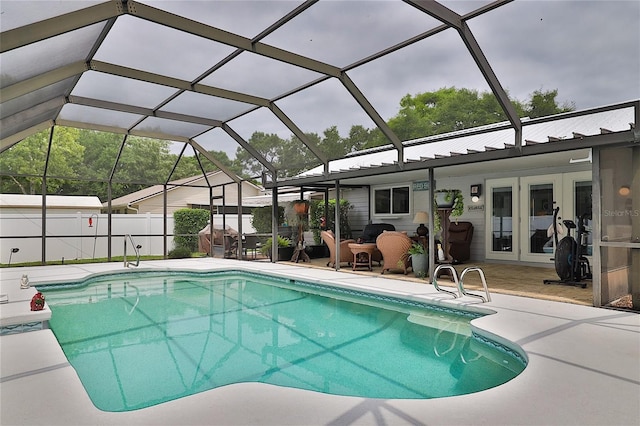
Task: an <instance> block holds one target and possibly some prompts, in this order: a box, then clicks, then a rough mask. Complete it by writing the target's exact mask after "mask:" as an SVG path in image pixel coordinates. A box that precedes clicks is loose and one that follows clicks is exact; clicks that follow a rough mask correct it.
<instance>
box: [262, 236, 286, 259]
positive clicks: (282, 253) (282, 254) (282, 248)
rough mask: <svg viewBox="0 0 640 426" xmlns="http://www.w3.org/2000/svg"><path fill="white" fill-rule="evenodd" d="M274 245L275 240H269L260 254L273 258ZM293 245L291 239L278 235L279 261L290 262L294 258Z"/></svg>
mask: <svg viewBox="0 0 640 426" xmlns="http://www.w3.org/2000/svg"><path fill="white" fill-rule="evenodd" d="M272 245H273V238H269V239H268V240H267V241H265V243H264V245H263V246H262V247H261V248H260V252H261V253H262V254H264V255H267V256H269V259H272V257H271V246H272ZM293 248H294V247H293V245H292V244H291V240H290V239H289V238H285V237H281V236H280V235H278V260H289V259H291V256H293Z"/></svg>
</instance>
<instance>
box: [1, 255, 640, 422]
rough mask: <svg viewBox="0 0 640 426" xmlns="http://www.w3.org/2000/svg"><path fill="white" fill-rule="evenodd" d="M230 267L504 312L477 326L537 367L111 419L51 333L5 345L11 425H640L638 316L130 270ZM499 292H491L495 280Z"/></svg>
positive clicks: (268, 393)
mask: <svg viewBox="0 0 640 426" xmlns="http://www.w3.org/2000/svg"><path fill="white" fill-rule="evenodd" d="M229 268H232V269H237V268H241V269H246V270H251V271H260V272H266V273H270V274H276V275H284V276H287V277H290V278H296V279H301V280H308V281H329V282H331V284H334V285H342V286H348V287H351V288H358V289H367V290H369V291H372V292H376V293H385V294H393V295H401V296H404V297H408V298H415V299H421V300H427V301H430V302H434V303H438V304H444V305H448V306H456V305H461V304H462V305H465V306H470V305H473V307H474V308H475V309H484V310H488V311H491V312H495V314H494V315H488V316H485V317H482V318H479V319H476V320H474V321H473V326H474V327H475V328H476V330H477V332H479V333H481V334H485V335H487V336H490V337H491V338H493V339H494V340H497V341H499V342H506V341H511V342H514V343H515V344H516V345H517V346H519V347H520V348H522V350H524V352H525V353H526V356H527V358H528V361H529V362H528V365H527V368H526V369H525V370H524V371H523V372H522V374H520V375H519V376H518V377H516V378H515V379H513V380H511V381H510V382H508V383H506V384H504V385H502V386H498V387H496V388H493V389H488V390H486V391H482V392H477V393H474V394H469V395H463V396H456V397H449V398H438V399H430V400H382V399H366V398H355V397H341V396H335V395H327V394H322V393H316V392H310V391H304V390H298V389H290V388H282V387H277V386H272V385H266V384H259V383H243V384H236V385H230V386H225V387H222V388H217V389H213V390H210V391H206V392H202V393H199V394H196V395H192V396H189V397H186V398H181V399H178V400H174V401H170V402H167V403H164V404H160V405H157V406H154V407H149V408H146V409H142V410H137V411H131V412H124V413H109V412H103V411H100V410H98V409H97V408H95V407H94V406H93V404H92V403H91V401H90V400H89V397H88V396H87V393H86V392H85V390H84V388H83V386H82V384H81V383H80V380H79V378H78V376H77V374H76V372H75V370H74V369H73V368H72V367H71V366H70V365H69V363H68V362H67V360H66V358H65V356H64V353H63V352H62V349H61V348H60V346H59V345H58V343H57V341H56V339H55V337H54V335H53V333H52V332H51V330H48V329H45V330H41V331H32V332H27V333H21V334H11V335H4V336H1V337H0V362H1V364H0V407H1V408H0V424H2V425H18V424H25V425H26V424H47V425H58V424H60V425H62V424H64V425H76V424H78V425H79V424H83V425H84V424H104V425H122V424H128V425H135V424H140V425H143V424H145V425H151V424H153V425H175V424H183V425H195V424H210V425H211V424H215V425H230V424H242V425H244V424H252V425H256V424H260V425H264V424H273V425H308V424H314V425H315V424H335V425H343V424H375V425H382V424H386V425H397V424H414V425H420V424H441V425H444V424H452V425H461V424H473V425H481V424H487V425H502V424H509V425H515V424H530V425H541V424H544V425H550V424H566V425H605V424H606V425H638V424H640V362H639V360H640V315H638V314H634V313H628V312H621V311H615V310H607V309H598V308H593V307H588V306H581V305H573V304H567V303H558V302H552V301H544V300H536V299H530V298H524V297H517V296H509V295H502V294H492V299H493V300H492V302H489V303H479V302H480V301H479V300H478V299H475V298H467V297H464V298H462V299H452V298H451V296H448V295H446V294H442V293H437V292H436V291H435V289H434V288H433V287H432V286H431V285H428V284H418V283H413V282H408V281H400V280H393V279H389V278H383V277H371V276H364V275H357V274H350V273H348V272H336V271H333V270H319V269H313V268H306V267H304V266H296V265H292V264H284V263H278V264H271V263H263V262H240V261H237V260H226V259H211V258H205V259H181V260H168V261H165V260H162V261H147V262H141V264H140V267H139V268H137V269H133V268H131V269H129V270H131V271H134V270H164V269H186V270H216V269H229ZM123 270H125V268H124V267H123V265H122V264H121V263H109V264H104V263H103V264H85V265H59V266H48V267H28V268H7V269H3V270H2V274H1V277H0V293H3V294H5V293H10V294H15V292H14V290H13V289H14V287H17V288H19V286H20V277H21V276H22V274H25V273H26V274H28V275H29V278H30V281H31V284H32V285H37V284H38V283H42V282H54V281H62V282H64V281H73V280H78V279H82V278H84V277H86V276H88V275H91V274H94V273H100V272H112V271H113V272H115V271H123ZM441 285H444V284H442V283H441ZM488 285H489V289H491V282H489V283H488ZM29 299H30V298H29ZM12 303H25V301H21V300H18V299H10V302H9V304H3V305H0V312H2V311H5V308H6V307H7V306H8V305H11V304H12ZM16 306H17V305H16ZM14 308H15V306H14ZM26 310H27V311H28V302H26ZM2 315H4V313H2Z"/></svg>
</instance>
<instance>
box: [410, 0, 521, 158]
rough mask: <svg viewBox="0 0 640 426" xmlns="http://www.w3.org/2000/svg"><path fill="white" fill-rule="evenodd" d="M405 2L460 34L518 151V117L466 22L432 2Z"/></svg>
mask: <svg viewBox="0 0 640 426" xmlns="http://www.w3.org/2000/svg"><path fill="white" fill-rule="evenodd" d="M405 2H406V3H408V4H411V5H412V6H414V7H415V8H416V9H418V10H420V11H422V12H424V13H426V14H427V15H429V16H431V17H433V18H435V19H437V20H439V21H441V22H443V23H444V24H446V25H448V26H450V27H452V28H455V29H456V30H457V31H458V34H460V38H462V41H463V43H464V44H465V46H466V47H467V49H468V50H469V53H470V54H471V57H472V58H473V60H474V61H475V63H476V65H477V66H478V68H479V69H480V72H481V73H482V75H483V76H484V78H485V80H486V81H487V84H489V87H490V88H491V91H492V92H493V94H494V96H495V97H496V99H497V101H498V104H500V107H501V108H502V110H503V111H504V113H505V115H506V116H507V119H508V120H509V122H510V123H511V125H512V127H513V128H514V129H515V131H516V137H515V145H516V148H517V149H518V150H519V149H521V148H522V123H521V121H520V117H518V113H517V112H516V109H515V108H514V106H513V104H512V103H511V101H510V100H509V97H508V96H507V92H506V91H505V90H504V88H503V87H502V85H501V84H500V81H499V80H498V77H497V76H496V75H495V73H494V72H493V69H492V68H491V65H489V61H487V58H486V57H485V56H484V52H483V51H482V49H481V48H480V45H479V44H478V42H477V40H476V38H475V37H474V35H473V33H472V32H471V29H470V28H469V25H467V22H466V21H465V20H463V19H462V16H461V15H459V14H457V13H455V12H454V11H452V10H451V9H449V8H447V7H445V6H443V5H441V4H440V3H438V2H436V1H433V0H405Z"/></svg>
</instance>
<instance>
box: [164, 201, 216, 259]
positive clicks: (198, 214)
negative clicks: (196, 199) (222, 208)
mask: <svg viewBox="0 0 640 426" xmlns="http://www.w3.org/2000/svg"><path fill="white" fill-rule="evenodd" d="M173 219H174V221H175V222H174V232H175V234H176V235H175V236H174V237H173V240H174V241H175V244H176V248H181V247H184V248H186V249H188V250H190V252H195V251H197V250H198V232H199V231H200V230H201V229H202V228H204V227H205V226H206V225H207V221H208V220H209V212H208V211H207V210H203V209H180V210H176V211H175V212H173Z"/></svg>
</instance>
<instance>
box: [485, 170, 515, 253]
mask: <svg viewBox="0 0 640 426" xmlns="http://www.w3.org/2000/svg"><path fill="white" fill-rule="evenodd" d="M486 185H487V204H488V205H489V208H490V209H491V210H490V214H487V215H486V220H487V222H486V229H488V230H489V235H488V236H487V238H486V253H487V255H486V257H487V259H502V260H517V259H518V229H517V226H518V222H517V219H516V220H515V221H514V218H517V217H518V212H517V208H518V204H517V202H516V201H517V195H518V193H517V188H518V180H517V178H506V179H492V180H487V183H486Z"/></svg>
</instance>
